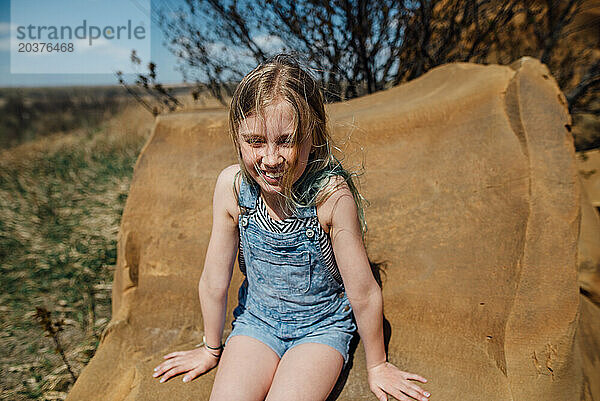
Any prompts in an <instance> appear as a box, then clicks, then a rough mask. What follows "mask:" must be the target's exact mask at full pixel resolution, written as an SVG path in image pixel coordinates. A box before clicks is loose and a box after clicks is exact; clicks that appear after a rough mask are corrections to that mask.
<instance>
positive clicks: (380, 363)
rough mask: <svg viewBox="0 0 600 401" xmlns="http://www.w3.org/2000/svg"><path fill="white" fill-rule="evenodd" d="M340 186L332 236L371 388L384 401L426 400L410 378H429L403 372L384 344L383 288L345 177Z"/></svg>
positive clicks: (334, 203) (333, 201)
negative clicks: (391, 360)
mask: <svg viewBox="0 0 600 401" xmlns="http://www.w3.org/2000/svg"><path fill="white" fill-rule="evenodd" d="M337 186H338V189H337V190H336V191H335V192H334V193H333V194H332V195H331V197H330V198H329V199H327V200H326V201H325V203H328V204H329V205H328V206H326V207H327V209H328V210H329V209H330V210H331V224H330V225H331V228H330V236H331V242H332V247H333V252H334V254H335V259H336V262H337V265H338V268H339V270H340V274H341V275H342V279H343V281H344V287H345V289H346V294H347V296H348V300H349V301H350V304H351V305H352V309H353V311H354V317H355V319H356V323H357V326H358V333H359V335H360V338H361V340H362V341H363V345H364V349H365V355H366V363H367V372H368V378H369V386H370V388H371V391H373V393H375V395H376V396H377V398H378V399H380V400H386V399H387V397H386V395H385V393H388V394H390V395H392V396H394V397H395V398H397V399H399V400H405V399H407V398H406V396H405V395H404V394H406V395H409V396H411V397H413V398H415V399H417V400H425V401H426V400H427V397H428V396H429V395H430V394H429V393H427V392H426V391H425V390H423V389H421V388H420V387H419V386H418V385H416V384H415V383H413V382H411V381H409V380H411V379H413V380H419V381H421V382H423V383H425V382H426V381H427V380H426V379H425V378H423V377H421V376H419V375H416V374H413V373H408V372H403V371H401V370H399V369H398V368H396V367H395V366H394V365H392V364H390V363H388V362H387V356H386V354H385V346H384V343H383V298H382V294H381V289H380V287H379V285H378V284H377V281H375V278H374V277H373V274H372V272H371V267H370V264H369V259H368V257H367V253H366V251H365V247H364V244H363V241H362V236H361V228H360V223H359V220H358V214H357V208H356V204H355V202H354V199H353V197H352V193H351V192H350V189H349V188H348V186H347V185H346V184H345V183H344V182H341V179H340V181H338V183H337ZM324 206H325V205H324ZM403 393H404V394H403Z"/></svg>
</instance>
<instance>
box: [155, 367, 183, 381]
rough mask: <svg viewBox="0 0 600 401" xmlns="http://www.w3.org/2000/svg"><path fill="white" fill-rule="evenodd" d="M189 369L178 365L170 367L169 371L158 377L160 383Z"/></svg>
mask: <svg viewBox="0 0 600 401" xmlns="http://www.w3.org/2000/svg"><path fill="white" fill-rule="evenodd" d="M188 370H189V369H187V368H185V367H183V366H181V365H179V366H174V367H172V368H171V369H170V370H169V371H167V372H165V374H164V376H163V377H162V378H161V379H160V382H161V383H164V382H166V381H167V380H169V379H170V378H171V377H173V376H177V375H178V374H181V373H184V372H187V371H188Z"/></svg>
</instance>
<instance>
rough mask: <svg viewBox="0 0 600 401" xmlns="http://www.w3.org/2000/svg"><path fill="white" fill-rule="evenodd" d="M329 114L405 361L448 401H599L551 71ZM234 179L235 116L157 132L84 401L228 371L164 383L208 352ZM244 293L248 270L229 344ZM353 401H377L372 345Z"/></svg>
mask: <svg viewBox="0 0 600 401" xmlns="http://www.w3.org/2000/svg"><path fill="white" fill-rule="evenodd" d="M328 110H329V114H330V117H331V126H332V127H333V128H334V131H335V136H336V138H338V139H344V138H346V137H347V136H348V135H351V142H354V143H358V144H360V145H362V146H364V149H365V150H364V157H365V174H364V176H363V178H362V189H363V193H364V195H365V196H366V198H367V199H368V200H369V201H370V202H371V207H369V208H368V209H367V219H368V223H369V234H368V236H367V245H368V251H369V254H370V256H371V259H373V260H375V261H385V262H386V265H387V267H386V270H385V272H384V274H382V277H383V295H384V302H385V317H386V319H387V320H388V321H389V326H387V325H386V327H388V329H387V330H386V332H387V337H388V340H389V360H390V361H391V362H393V363H394V364H396V365H397V366H398V367H400V368H401V369H404V370H408V371H412V372H418V373H421V374H423V375H424V376H426V377H427V378H429V383H428V384H426V385H423V387H424V388H426V389H428V390H429V391H431V393H432V394H433V395H432V397H431V399H432V400H519V401H523V400H535V401H538V400H540V401H541V400H544V401H545V400H580V399H582V400H592V399H600V388H599V384H598V378H599V377H600V350H599V349H598V345H597V344H598V342H599V341H600V312H599V310H598V307H597V306H596V305H594V304H593V303H591V302H589V301H587V299H586V298H585V297H582V296H580V294H579V287H578V282H577V241H578V234H579V224H580V208H579V199H580V188H579V183H578V175H577V169H576V165H575V153H574V147H573V139H572V136H571V134H570V133H569V132H568V130H567V128H566V127H565V125H566V124H569V121H570V120H569V116H568V114H567V111H566V108H565V99H564V96H563V95H562V94H561V92H560V91H559V90H558V88H557V86H556V83H555V81H554V80H553V79H552V77H551V76H550V75H549V73H548V70H547V69H546V68H545V67H544V66H543V65H541V64H540V63H539V62H537V61H536V60H534V59H529V58H525V59H521V60H519V61H518V62H516V63H515V64H514V65H513V66H512V67H505V66H497V65H490V66H481V65H473V64H451V65H446V66H442V67H439V68H436V69H434V70H432V71H430V72H429V73H427V74H426V75H424V76H423V77H421V78H419V79H417V80H414V81H412V82H410V83H408V84H405V85H402V86H400V87H396V88H393V89H390V90H387V91H385V92H380V93H377V94H374V95H371V96H367V97H364V98H360V99H355V100H352V101H349V102H345V103H342V104H335V105H331V106H329V108H328ZM361 156H362V155H361V153H360V152H350V156H349V159H348V160H347V162H348V163H349V164H352V163H353V162H355V161H356V160H358V159H360V158H361ZM233 162H235V153H234V151H233V148H232V145H231V143H230V140H229V139H228V136H227V134H226V111H225V110H212V111H206V112H197V113H187V114H186V113H182V114H173V115H168V116H163V117H159V118H158V119H157V122H156V127H155V130H154V133H153V135H152V137H151V138H150V139H149V141H148V143H147V144H146V146H145V148H144V149H143V151H142V153H141V155H140V157H139V160H138V162H137V165H136V168H135V173H134V178H133V182H132V184H131V190H130V194H129V198H128V200H127V205H126V208H125V211H124V214H123V220H122V225H121V231H120V234H119V247H118V252H119V253H118V266H117V271H116V273H115V281H114V287H113V318H112V321H111V323H110V325H109V327H108V329H107V330H106V332H105V335H104V337H103V340H102V343H101V345H100V347H99V349H98V351H97V353H96V355H95V356H94V358H93V359H92V361H91V362H90V364H89V365H88V366H87V367H86V369H85V370H84V371H83V373H82V374H81V376H80V378H79V380H78V381H77V383H76V384H75V386H74V387H73V389H72V391H71V393H70V394H69V398H68V399H69V400H95V399H97V400H104V401H108V400H203V399H207V398H208V394H209V393H210V389H211V385H212V382H213V379H214V374H215V370H213V371H212V372H210V373H208V374H206V375H204V376H201V377H199V378H198V379H196V380H194V381H193V382H191V383H188V384H183V383H182V382H181V380H179V379H175V380H171V381H170V382H168V383H166V384H159V383H158V381H156V380H155V379H153V378H152V368H153V367H154V366H156V365H157V364H158V363H159V361H160V360H161V356H162V355H164V354H165V353H167V352H171V351H174V350H180V349H186V348H189V347H192V346H193V345H195V344H196V343H198V342H199V341H200V339H201V337H202V332H201V330H202V327H203V326H202V316H201V313H200V305H199V301H198V296H197V283H198V279H199V277H200V274H201V271H202V263H203V260H204V254H205V251H206V247H207V244H208V239H209V234H210V221H211V208H210V205H211V202H210V200H211V196H212V190H213V187H214V183H215V180H216V176H217V173H218V172H219V171H220V170H221V169H222V168H223V167H225V166H227V165H229V164H231V163H233ZM240 282H241V274H240V273H239V270H238V269H237V267H236V273H235V275H234V279H233V282H232V288H231V289H230V292H229V300H228V314H227V322H226V329H227V331H226V333H225V335H227V334H228V332H229V329H230V327H231V325H230V322H231V319H232V313H231V311H232V309H233V307H234V306H235V304H236V302H237V299H236V290H237V287H238V286H239V284H240ZM390 329H391V332H390ZM584 351H585V352H584ZM341 384H344V383H343V382H341ZM338 399H339V400H366V399H375V397H374V396H373V395H372V394H371V392H370V390H369V387H368V384H367V376H366V371H365V365H364V354H363V348H362V344H359V345H358V347H357V349H356V352H355V356H354V360H353V366H352V369H351V370H350V371H349V373H348V375H347V380H345V385H344V386H343V389H342V390H341V393H340V395H339V398H338Z"/></svg>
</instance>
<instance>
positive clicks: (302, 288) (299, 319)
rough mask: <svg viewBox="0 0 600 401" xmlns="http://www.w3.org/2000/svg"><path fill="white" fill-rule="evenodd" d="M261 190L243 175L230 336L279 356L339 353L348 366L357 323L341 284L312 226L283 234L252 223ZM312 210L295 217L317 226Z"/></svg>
mask: <svg viewBox="0 0 600 401" xmlns="http://www.w3.org/2000/svg"><path fill="white" fill-rule="evenodd" d="M258 196H259V187H258V185H257V184H256V183H254V182H252V183H249V182H247V181H246V180H245V178H244V177H243V175H242V179H241V184H240V192H239V206H240V209H241V210H242V213H241V214H240V216H239V222H238V228H239V230H240V241H241V242H242V244H241V245H242V246H243V258H244V263H245V267H246V272H245V275H246V277H245V280H244V282H243V283H242V285H241V286H240V288H239V291H238V300H239V303H238V305H237V307H236V308H235V310H234V311H233V316H234V320H233V322H232V331H231V334H230V335H229V336H228V337H227V339H226V341H225V344H227V341H229V339H230V338H231V337H233V336H236V335H246V336H250V337H253V338H255V339H257V340H259V341H261V342H263V343H264V344H266V345H267V346H269V347H270V348H272V349H273V351H275V353H276V354H277V355H278V356H279V357H280V358H281V357H282V356H283V354H284V353H285V352H286V351H287V350H288V349H290V348H292V347H294V346H296V345H299V344H303V343H320V344H325V345H329V346H331V347H333V348H334V349H336V350H338V351H339V352H340V354H341V355H342V356H343V358H344V367H345V366H346V363H347V362H348V350H349V347H350V341H351V340H352V337H353V336H354V335H355V334H356V321H355V319H354V315H353V313H352V307H351V305H350V302H349V300H348V298H347V297H346V293H345V291H344V287H343V285H341V284H339V283H338V282H337V281H336V280H335V279H334V278H333V277H332V275H331V273H330V272H329V271H328V270H327V268H326V265H325V262H324V258H323V254H322V252H321V249H320V245H319V240H318V238H317V232H316V229H317V228H316V227H315V228H311V226H307V227H298V229H297V230H294V231H292V232H285V233H276V232H272V231H267V230H265V229H263V228H261V226H259V225H258V224H257V222H256V219H255V217H256V213H255V212H256V203H257V199H258ZM316 216H317V214H316V207H315V206H312V207H306V208H300V209H299V210H298V213H297V215H296V217H297V218H305V219H310V221H312V222H314V224H319V221H318V219H317V218H316Z"/></svg>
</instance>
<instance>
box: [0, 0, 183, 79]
mask: <svg viewBox="0 0 600 401" xmlns="http://www.w3.org/2000/svg"><path fill="white" fill-rule="evenodd" d="M12 1H19V2H21V1H24V0H12ZM27 1H30V2H33V3H39V4H42V3H44V4H48V3H50V1H49V0H27ZM68 1H74V2H77V3H78V4H82V3H85V2H86V1H87V2H90V3H91V4H92V5H94V3H95V5H97V4H102V3H99V2H101V1H102V0H62V2H63V3H66V2H68ZM121 1H122V2H123V3H128V5H129V6H132V4H134V3H136V0H121ZM51 3H53V4H56V3H57V2H51ZM139 3H141V2H140V1H138V2H137V3H136V4H134V5H136V6H137V4H139ZM175 3H178V4H181V3H182V1H181V0H179V1H177V2H175ZM21 4H22V3H19V6H20V5H21ZM51 10H53V11H54V12H55V13H56V18H57V20H58V18H59V17H61V16H60V15H59V14H60V13H65V12H66V11H65V10H64V7H53V8H51ZM51 13H52V12H50V15H48V16H45V17H47V18H50V19H52V18H54V16H53V15H52V14H51ZM116 13H118V10H114V9H112V10H106V14H104V15H102V16H101V17H102V18H104V17H106V19H107V20H110V19H111V17H112V18H113V19H114V15H116ZM62 17H63V19H64V16H62ZM10 19H11V9H10V0H0V87H7V86H12V87H20V86H64V85H115V84H117V79H116V77H115V75H114V74H113V73H107V74H89V73H88V74H75V73H72V74H11V72H10V71H11V63H10V28H11V25H10V23H11V21H10ZM13 27H14V26H13ZM150 38H151V42H150V52H151V56H150V58H151V60H152V61H154V62H155V63H156V64H157V65H158V80H159V81H160V82H162V83H178V82H181V81H182V76H181V73H180V72H178V71H177V70H176V68H175V67H176V65H177V63H176V61H177V60H176V57H175V56H174V55H173V54H171V53H170V52H169V51H168V50H167V49H166V47H165V46H164V45H163V41H164V37H163V34H162V31H161V30H160V29H159V28H158V26H157V25H156V24H155V23H154V22H152V25H151V27H150ZM149 61H150V60H147V59H145V58H142V63H143V64H146V63H147V62H149ZM130 66H131V65H130V64H129V65H126V66H124V67H120V68H119V66H116V67H115V68H116V69H123V68H127V67H130ZM91 67H92V66H90V68H91ZM142 71H144V72H146V70H145V67H144V68H142Z"/></svg>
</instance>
